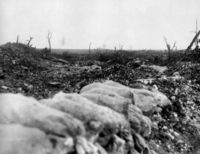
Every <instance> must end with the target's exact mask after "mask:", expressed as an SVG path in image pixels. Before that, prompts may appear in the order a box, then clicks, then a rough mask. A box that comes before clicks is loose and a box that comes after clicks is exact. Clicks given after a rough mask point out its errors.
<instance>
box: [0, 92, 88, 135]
mask: <svg viewBox="0 0 200 154" xmlns="http://www.w3.org/2000/svg"><path fill="white" fill-rule="evenodd" d="M11 123H15V124H22V125H25V126H30V127H36V128H39V129H41V130H43V131H44V132H46V133H52V134H57V135H61V136H66V135H71V136H76V135H82V134H85V129H84V126H83V123H82V122H81V121H79V120H78V119H76V118H74V117H73V116H71V115H69V114H67V113H64V112H61V111H59V110H56V109H53V108H50V107H48V106H46V105H43V104H40V103H39V102H38V101H37V100H35V99H34V98H32V97H26V96H23V95H21V94H11V93H6V94H0V124H11Z"/></svg>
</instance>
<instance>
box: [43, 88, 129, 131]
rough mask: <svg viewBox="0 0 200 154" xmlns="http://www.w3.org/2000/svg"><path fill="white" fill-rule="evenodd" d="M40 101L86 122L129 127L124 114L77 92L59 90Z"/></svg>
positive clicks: (113, 126)
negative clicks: (68, 92)
mask: <svg viewBox="0 0 200 154" xmlns="http://www.w3.org/2000/svg"><path fill="white" fill-rule="evenodd" d="M40 102H41V103H43V104H45V105H48V106H50V107H52V108H55V109H58V110H61V111H64V112H66V113H69V114H71V115H73V116H74V117H76V118H78V119H80V120H82V121H84V122H85V123H87V122H90V121H99V122H101V123H102V124H103V125H104V126H106V127H108V128H119V127H120V126H125V127H129V124H128V121H127V120H126V119H125V117H124V116H123V115H122V114H119V113H117V112H115V111H113V110H111V109H109V108H108V107H105V106H100V105H98V104H95V103H93V102H91V101H90V100H88V99H86V98H84V97H83V96H81V95H79V94H76V93H72V94H66V93H63V92H59V93H57V94H56V95H55V96H54V97H53V98H52V99H43V100H40Z"/></svg>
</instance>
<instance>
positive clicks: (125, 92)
mask: <svg viewBox="0 0 200 154" xmlns="http://www.w3.org/2000/svg"><path fill="white" fill-rule="evenodd" d="M94 88H102V89H104V90H105V92H107V93H110V92H113V93H117V94H118V95H119V96H122V97H124V98H126V99H130V100H131V102H132V103H134V102H133V94H132V92H131V90H130V89H129V88H127V87H125V86H119V84H117V86H115V85H109V84H105V83H99V82H95V83H92V84H89V85H87V86H85V87H83V88H82V89H81V91H80V93H83V92H86V91H90V90H91V89H94Z"/></svg>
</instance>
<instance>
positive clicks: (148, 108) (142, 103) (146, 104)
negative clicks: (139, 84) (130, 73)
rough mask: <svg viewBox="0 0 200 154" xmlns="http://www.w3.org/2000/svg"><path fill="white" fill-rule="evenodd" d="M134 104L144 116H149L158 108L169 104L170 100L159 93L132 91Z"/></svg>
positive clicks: (144, 90)
mask: <svg viewBox="0 0 200 154" xmlns="http://www.w3.org/2000/svg"><path fill="white" fill-rule="evenodd" d="M132 93H133V95H134V97H133V98H134V102H135V105H137V106H138V107H139V108H140V109H141V110H142V111H143V113H144V114H145V115H148V116H151V115H152V113H153V112H154V111H157V110H158V108H160V107H161V108H162V107H164V106H166V105H168V104H171V102H170V100H169V99H168V98H167V96H165V95H164V94H162V93H161V92H159V91H149V90H146V89H132Z"/></svg>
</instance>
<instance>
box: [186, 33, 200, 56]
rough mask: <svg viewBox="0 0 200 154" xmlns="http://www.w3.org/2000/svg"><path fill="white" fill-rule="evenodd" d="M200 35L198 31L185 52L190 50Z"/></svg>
mask: <svg viewBox="0 0 200 154" xmlns="http://www.w3.org/2000/svg"><path fill="white" fill-rule="evenodd" d="M199 35H200V30H199V31H198V33H196V35H195V36H194V38H193V40H192V42H191V43H190V45H189V46H188V47H187V49H186V51H185V52H187V51H189V50H190V49H191V48H192V45H193V44H194V42H195V41H196V39H197V38H198V36H199Z"/></svg>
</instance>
